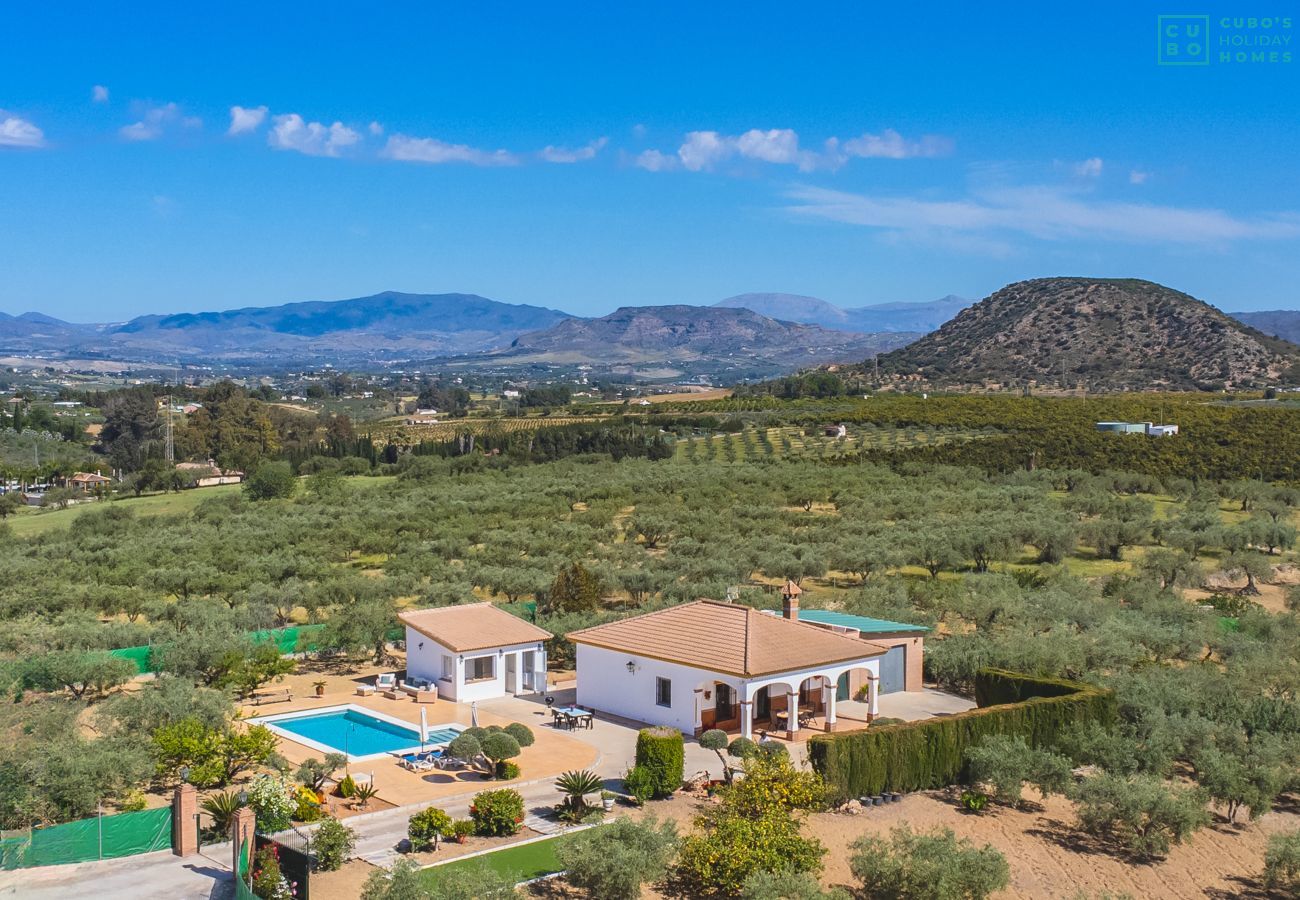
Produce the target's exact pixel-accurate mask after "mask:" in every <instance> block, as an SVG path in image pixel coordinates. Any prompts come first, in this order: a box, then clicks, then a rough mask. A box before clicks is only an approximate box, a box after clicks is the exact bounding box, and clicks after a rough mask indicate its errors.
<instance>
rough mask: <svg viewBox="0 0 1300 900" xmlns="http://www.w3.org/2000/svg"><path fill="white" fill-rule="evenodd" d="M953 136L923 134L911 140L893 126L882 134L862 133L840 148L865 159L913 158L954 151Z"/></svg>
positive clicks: (848, 154)
mask: <svg viewBox="0 0 1300 900" xmlns="http://www.w3.org/2000/svg"><path fill="white" fill-rule="evenodd" d="M952 149H953V142H952V139H951V138H946V137H943V136H941V135H936V134H927V135H922V137H921V139H920V140H919V141H909V140H907V139H906V138H904V137H903V136H902V135H901V134H899V133H898V132H897V131H895V130H894V129H892V128H886V129H885V130H884V131H882V132H881V133H880V134H869V133H868V134H862V135H859V136H858V137H855V138H852V139H850V140H847V141H845V142H844V143H843V144H842V145H841V146H840V150H841V151H842V152H843V153H844V155H845V156H856V157H861V158H863V159H912V158H915V157H933V156H947V155H948V154H950V153H952Z"/></svg>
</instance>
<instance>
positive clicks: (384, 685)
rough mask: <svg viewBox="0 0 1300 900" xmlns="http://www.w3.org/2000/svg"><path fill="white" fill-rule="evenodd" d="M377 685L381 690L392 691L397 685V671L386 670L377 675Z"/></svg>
mask: <svg viewBox="0 0 1300 900" xmlns="http://www.w3.org/2000/svg"><path fill="white" fill-rule="evenodd" d="M375 687H376V688H377V689H378V690H381V691H385V690H387V691H391V690H392V689H393V688H395V687H397V673H396V672H384V673H382V674H380V675H376V676H375Z"/></svg>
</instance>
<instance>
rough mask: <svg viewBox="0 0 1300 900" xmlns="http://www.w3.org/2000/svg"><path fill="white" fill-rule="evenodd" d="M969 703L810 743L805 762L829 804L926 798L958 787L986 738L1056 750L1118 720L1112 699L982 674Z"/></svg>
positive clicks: (1090, 689)
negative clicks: (954, 710) (1072, 735)
mask: <svg viewBox="0 0 1300 900" xmlns="http://www.w3.org/2000/svg"><path fill="white" fill-rule="evenodd" d="M975 698H976V702H977V703H978V704H979V708H977V709H972V710H969V711H967V712H964V713H959V714H957V715H955V716H945V717H941V718H935V719H924V720H922V721H919V722H907V723H904V724H901V725H885V726H875V727H872V728H868V729H867V730H865V731H854V732H847V733H844V734H835V735H824V736H823V735H818V736H817V737H814V738H813V739H812V740H810V741H809V742H808V759H809V761H810V762H811V763H812V766H813V768H814V769H816V770H817V772H818V773H819V774H821V776H822V777H823V778H825V779H826V782H827V785H828V786H829V787H830V791H831V794H832V795H833V796H837V797H859V796H863V795H872V794H879V793H881V792H882V791H916V790H926V789H930V788H938V787H944V786H946V785H950V784H960V783H961V782H962V781H963V778H964V775H965V768H966V749H967V748H968V747H971V746H973V745H975V744H978V743H979V742H980V741H982V740H983V739H984V738H985V737H987V736H989V735H992V734H1009V735H1018V736H1020V737H1023V738H1024V739H1025V741H1026V742H1027V743H1029V745H1030V746H1033V747H1044V746H1045V747H1054V746H1057V745H1058V744H1059V742H1060V740H1061V739H1062V737H1063V736H1064V735H1065V734H1066V733H1067V732H1069V731H1070V730H1072V729H1073V728H1074V727H1075V726H1077V725H1080V724H1083V723H1087V722H1099V723H1101V724H1102V725H1103V726H1105V727H1107V728H1109V727H1111V726H1112V725H1113V724H1114V722H1115V718H1116V706H1115V696H1114V694H1113V693H1111V692H1110V691H1108V690H1103V689H1101V688H1097V687H1094V686H1093V685H1090V684H1083V683H1081V682H1075V681H1065V680H1062V679H1059V678H1036V677H1034V676H1031V675H1021V674H1018V673H1016V672H1008V671H1006V670H1004V669H981V670H980V672H979V673H978V674H977V675H976V676H975Z"/></svg>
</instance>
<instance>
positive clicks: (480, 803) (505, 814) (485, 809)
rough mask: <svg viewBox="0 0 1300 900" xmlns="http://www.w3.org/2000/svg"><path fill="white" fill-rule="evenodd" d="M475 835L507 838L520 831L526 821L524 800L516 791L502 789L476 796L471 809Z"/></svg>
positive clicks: (470, 814) (470, 813)
mask: <svg viewBox="0 0 1300 900" xmlns="http://www.w3.org/2000/svg"><path fill="white" fill-rule="evenodd" d="M469 816H470V818H471V819H473V820H474V833H475V834H477V835H480V836H482V837H507V836H509V835H512V834H515V833H516V832H518V831H519V825H520V823H521V822H523V820H524V798H523V797H522V796H521V795H520V793H519V792H518V791H516V790H512V789H511V788H501V789H500V790H496V791H483V792H482V793H479V794H476V795H475V796H474V803H473V805H471V806H470V808H469Z"/></svg>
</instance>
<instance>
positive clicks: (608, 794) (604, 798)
mask: <svg viewBox="0 0 1300 900" xmlns="http://www.w3.org/2000/svg"><path fill="white" fill-rule="evenodd" d="M616 797H617V795H616V794H615V793H614V792H613V791H601V792H600V803H601V805H602V806H604V807H605V812H610V811H612V810H613V809H614V800H615V798H616Z"/></svg>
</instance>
